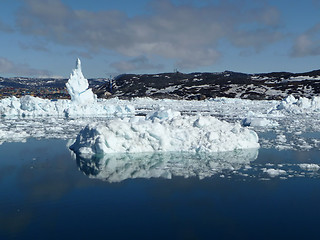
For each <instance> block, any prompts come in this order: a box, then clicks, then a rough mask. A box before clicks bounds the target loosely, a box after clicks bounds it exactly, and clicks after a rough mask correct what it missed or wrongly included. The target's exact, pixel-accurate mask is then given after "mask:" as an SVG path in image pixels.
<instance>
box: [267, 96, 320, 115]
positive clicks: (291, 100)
mask: <svg viewBox="0 0 320 240" xmlns="http://www.w3.org/2000/svg"><path fill="white" fill-rule="evenodd" d="M276 110H284V111H287V112H289V113H305V112H319V111H320V97H317V96H314V97H312V98H311V99H309V98H305V97H301V98H295V97H294V96H293V95H289V96H288V97H286V98H285V99H283V100H282V101H281V102H280V103H279V105H277V106H276ZM273 111H274V110H273Z"/></svg>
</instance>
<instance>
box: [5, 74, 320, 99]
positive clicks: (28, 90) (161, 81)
mask: <svg viewBox="0 0 320 240" xmlns="http://www.w3.org/2000/svg"><path fill="white" fill-rule="evenodd" d="M66 82H67V79H52V78H50V79H43V78H21V77H20V78H19V77H17V78H1V77H0V97H1V98H4V97H9V96H18V97H19V96H22V95H34V96H38V97H43V98H50V99H54V98H56V99H58V98H68V97H69V96H68V93H67V91H66V88H65V83H66ZM88 82H89V84H90V87H91V88H92V89H93V91H94V92H95V93H96V94H97V95H98V97H99V98H110V97H118V98H120V99H130V98H133V97H150V98H160V99H161V98H170V99H186V100H195V99H196V100H203V99H207V98H214V97H228V98H242V99H257V100H278V99H282V98H284V97H286V96H288V95H289V94H293V95H294V96H296V97H309V98H310V97H312V96H316V95H320V70H315V71H311V72H305V73H290V72H271V73H261V74H246V73H239V72H232V71H225V72H219V73H201V72H196V73H181V72H172V73H159V74H122V75H119V76H117V77H115V78H113V79H108V78H97V79H88Z"/></svg>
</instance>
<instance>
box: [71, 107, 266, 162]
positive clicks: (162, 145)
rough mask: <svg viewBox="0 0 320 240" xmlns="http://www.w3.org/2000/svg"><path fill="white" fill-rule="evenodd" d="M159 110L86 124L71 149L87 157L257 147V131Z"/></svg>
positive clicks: (207, 118)
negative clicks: (144, 115) (140, 115)
mask: <svg viewBox="0 0 320 240" xmlns="http://www.w3.org/2000/svg"><path fill="white" fill-rule="evenodd" d="M160 111H161V112H159V111H156V112H154V113H153V114H149V115H147V116H146V117H133V118H124V119H111V120H110V121H108V122H106V123H105V124H89V125H87V126H86V127H85V128H83V129H82V130H81V131H80V133H79V134H78V136H77V138H76V140H75V142H74V144H72V145H71V146H70V149H71V150H73V151H74V152H75V153H76V154H80V155H82V156H86V157H90V156H93V155H95V154H107V153H121V152H122V153H142V152H194V153H199V152H226V151H234V150H238V149H249V148H259V147H260V145H259V142H258V140H259V139H258V135H257V134H256V132H254V131H253V130H250V129H248V128H245V127H241V125H240V124H239V123H228V122H225V121H220V120H218V119H217V118H215V117H212V116H202V115H198V116H189V115H184V116H182V115H181V114H180V113H172V111H171V110H160ZM165 112H167V113H165Z"/></svg>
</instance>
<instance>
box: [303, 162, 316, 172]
mask: <svg viewBox="0 0 320 240" xmlns="http://www.w3.org/2000/svg"><path fill="white" fill-rule="evenodd" d="M298 165H299V167H300V168H301V169H303V170H306V171H315V172H316V171H318V170H319V169H320V166H319V165H318V164H314V163H310V164H308V163H301V164H298Z"/></svg>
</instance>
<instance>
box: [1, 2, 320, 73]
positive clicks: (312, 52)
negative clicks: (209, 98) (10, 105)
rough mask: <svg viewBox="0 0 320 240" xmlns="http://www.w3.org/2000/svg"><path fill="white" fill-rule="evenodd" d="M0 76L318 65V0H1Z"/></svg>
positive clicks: (279, 68)
mask: <svg viewBox="0 0 320 240" xmlns="http://www.w3.org/2000/svg"><path fill="white" fill-rule="evenodd" d="M0 4H1V7H0V76H3V77H12V76H31V77H39V76H40V77H68V76H69V74H70V72H71V70H72V68H74V65H75V60H76V58H77V57H79V58H80V59H81V61H82V67H83V73H84V75H85V76H86V77H87V78H92V77H108V76H109V75H117V74H121V73H158V72H172V71H174V69H178V70H179V71H181V72H196V71H207V72H220V71H224V70H231V71H240V72H247V73H261V72H270V71H291V72H304V71H310V70H314V69H320V14H319V13H320V0H303V1H302V0H301V1H300V0H299V1H290V0H278V1H273V0H269V1H268V0H260V1H253V0H238V1H235V0H228V1H219V0H198V1H195V0H161V1H160V0H135V1H126V0H108V1H106V0H93V1H91V0H90V1H89V0H86V1H81V0H2V1H1V3H0Z"/></svg>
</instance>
